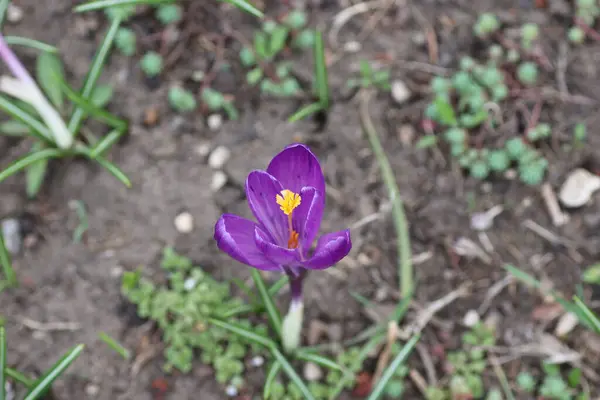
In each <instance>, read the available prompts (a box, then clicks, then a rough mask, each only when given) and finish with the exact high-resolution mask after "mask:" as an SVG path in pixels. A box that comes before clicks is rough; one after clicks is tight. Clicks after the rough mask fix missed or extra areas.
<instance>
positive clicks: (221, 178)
mask: <svg viewBox="0 0 600 400" xmlns="http://www.w3.org/2000/svg"><path fill="white" fill-rule="evenodd" d="M226 183H227V174H225V172H223V171H215V173H214V174H213V177H212V181H211V183H210V189H211V190H212V191H213V192H218V191H219V190H221V189H223V186H225V184H226Z"/></svg>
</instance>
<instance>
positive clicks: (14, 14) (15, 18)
mask: <svg viewBox="0 0 600 400" xmlns="http://www.w3.org/2000/svg"><path fill="white" fill-rule="evenodd" d="M6 19H7V20H8V22H12V23H14V24H16V23H18V22H21V20H22V19H23V9H22V8H21V7H19V6H16V5H14V4H12V3H9V4H8V9H7V10H6Z"/></svg>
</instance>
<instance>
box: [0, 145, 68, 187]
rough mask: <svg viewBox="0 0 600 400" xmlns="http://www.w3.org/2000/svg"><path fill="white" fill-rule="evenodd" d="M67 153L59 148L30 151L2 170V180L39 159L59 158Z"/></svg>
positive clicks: (0, 178)
mask: <svg viewBox="0 0 600 400" xmlns="http://www.w3.org/2000/svg"><path fill="white" fill-rule="evenodd" d="M63 155H65V153H64V152H63V151H61V150H58V149H44V150H40V151H38V152H35V153H30V154H28V155H26V156H24V157H23V158H20V159H18V160H17V161H15V162H13V163H12V164H10V165H9V166H8V167H6V168H5V169H4V170H3V171H1V172H0V182H2V181H3V180H5V179H6V178H8V177H9V176H12V175H14V174H16V173H17V172H19V171H21V170H23V169H25V168H27V167H28V166H30V165H32V164H35V163H36V162H38V161H42V160H48V159H50V158H58V157H61V156H63Z"/></svg>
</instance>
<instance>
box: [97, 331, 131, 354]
mask: <svg viewBox="0 0 600 400" xmlns="http://www.w3.org/2000/svg"><path fill="white" fill-rule="evenodd" d="M98 337H99V338H100V340H102V341H103V342H104V343H106V345H107V346H108V347H110V348H111V349H113V350H114V351H116V352H117V353H119V355H120V356H121V357H123V358H124V359H125V360H129V359H130V358H131V352H130V351H129V350H127V349H126V348H125V347H124V346H123V345H121V344H120V343H119V342H117V341H116V340H115V339H113V338H111V337H110V336H108V335H107V334H106V333H104V332H100V333H99V334H98Z"/></svg>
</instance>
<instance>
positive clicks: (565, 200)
mask: <svg viewBox="0 0 600 400" xmlns="http://www.w3.org/2000/svg"><path fill="white" fill-rule="evenodd" d="M598 189H600V177H599V176H597V175H594V174H592V173H591V172H589V171H588V170H586V169H583V168H578V169H576V170H574V171H572V172H571V173H569V176H567V179H566V180H565V182H564V183H563V185H562V187H561V188H560V192H559V194H558V198H559V200H560V202H561V203H562V204H563V205H564V206H566V207H570V208H576V207H582V206H584V205H585V204H586V203H587V202H588V201H590V199H591V197H592V195H593V194H594V192H595V191H597V190H598Z"/></svg>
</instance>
